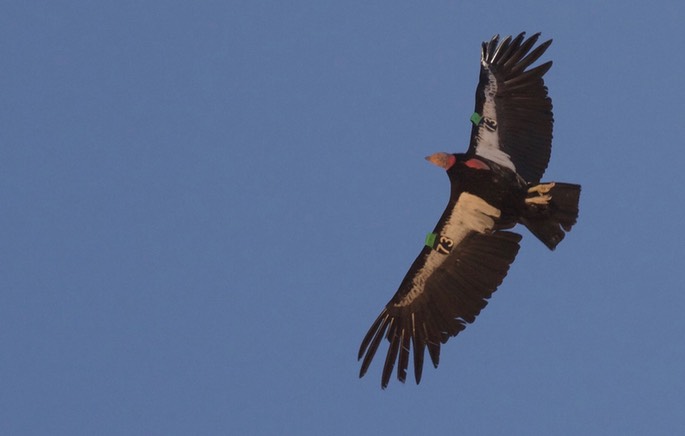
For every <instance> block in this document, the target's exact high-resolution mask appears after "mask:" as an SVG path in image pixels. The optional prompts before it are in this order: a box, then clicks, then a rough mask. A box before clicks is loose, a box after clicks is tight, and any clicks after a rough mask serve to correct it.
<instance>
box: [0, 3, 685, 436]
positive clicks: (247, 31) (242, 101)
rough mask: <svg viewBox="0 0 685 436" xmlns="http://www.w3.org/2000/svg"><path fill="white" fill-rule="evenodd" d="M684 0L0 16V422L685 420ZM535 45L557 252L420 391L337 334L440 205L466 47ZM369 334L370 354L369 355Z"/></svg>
mask: <svg viewBox="0 0 685 436" xmlns="http://www.w3.org/2000/svg"><path fill="white" fill-rule="evenodd" d="M683 17H685V3H684V2H682V1H676V0H674V1H656V2H648V1H639V2H636V1H632V2H631V1H606V2H594V1H582V0H580V1H573V2H571V1H567V2H558V3H554V2H548V1H526V2H512V1H489V2H477V1H470V2H461V1H459V2H457V1H435V2H414V1H412V2H408V1H384V2H374V1H344V2H342V1H326V0H320V1H308V2H306V1H296V2H286V1H263V2H260V1H235V0H229V1H228V2H226V1H186V2H180V1H145V2H143V1H138V0H136V1H127V0H120V1H116V2H86V1H81V2H79V1H64V2H58V1H25V2H5V3H3V5H2V8H0V56H1V58H2V62H1V63H0V65H1V66H0V93H1V95H2V103H1V104H0V232H1V235H0V287H1V289H0V427H1V428H2V433H3V434H12V435H25V434H26V435H29V434H31V435H34V434H46V435H47V434H50V435H94V434H97V435H109V434H112V435H116V434H120V435H123V434H125V435H176V434H178V435H189V434H233V435H242V434H250V435H269V434H297V435H308V434H311V435H352V434H354V435H370V434H400V435H401V434H468V435H502V434H509V435H518V434H521V435H524V434H525V435H530V434H545V435H557V434H559V435H578V434H602V435H626V434H650V435H656V434H659V435H673V434H677V433H678V432H679V431H681V432H682V431H683V430H684V429H685V345H684V344H685V320H684V317H683V313H684V312H685V286H683V273H684V270H685V261H684V255H685V249H684V248H683V242H684V238H683V236H682V225H683V222H684V221H685V206H684V205H683V202H684V200H685V195H683V184H684V183H685V177H684V176H683V161H684V160H685V104H684V101H685V85H684V80H683V77H684V76H683V71H685V49H684V46H685V44H684V43H685V37H684V36H683V35H684V33H683ZM523 30H525V31H528V32H529V33H530V34H532V33H533V32H536V31H541V32H543V38H544V39H547V38H554V43H553V44H552V46H551V47H550V49H549V50H548V52H547V54H546V55H545V56H544V58H543V60H548V59H552V60H553V61H554V67H553V68H552V70H551V71H550V72H549V73H548V74H547V76H546V80H547V82H546V83H547V85H548V86H549V88H550V93H551V96H552V98H553V101H554V111H555V118H556V121H555V129H554V147H553V152H552V160H551V163H550V166H549V168H548V170H547V173H546V176H545V178H544V180H557V181H569V182H577V183H581V184H582V185H583V194H582V198H581V213H580V219H579V222H578V224H577V226H576V227H575V228H574V229H573V231H572V232H571V233H570V234H569V235H568V237H567V238H566V240H564V242H563V243H562V244H561V245H560V246H559V247H558V248H557V250H556V251H555V252H549V251H548V250H547V249H546V248H545V247H544V246H543V245H542V244H541V243H540V242H538V241H537V240H535V239H534V238H533V237H532V236H531V235H530V234H529V233H528V232H527V231H526V230H525V229H520V231H521V232H522V233H523V234H524V240H523V242H522V249H521V251H520V252H519V255H518V259H517V260H516V262H515V263H514V265H513V267H512V269H511V270H510V273H509V275H508V277H507V278H506V280H505V282H504V284H503V285H502V286H501V287H500V288H499V290H498V291H497V292H496V293H495V295H494V297H493V299H492V300H491V302H490V304H489V305H488V307H487V308H486V309H485V310H484V311H483V312H482V313H481V315H480V317H479V318H478V320H477V321H476V323H475V324H473V325H471V326H469V327H468V328H467V329H466V331H465V332H463V333H462V334H461V335H460V336H459V337H457V338H454V339H452V340H450V342H449V343H448V344H447V345H446V346H445V347H443V350H442V355H441V364H440V367H439V368H438V369H437V370H435V369H433V368H432V366H430V365H428V366H427V367H426V368H425V370H424V376H423V381H422V383H421V384H420V385H419V386H416V385H415V384H414V383H413V380H412V381H410V382H408V383H407V384H406V385H402V384H400V383H398V382H397V381H396V379H394V378H393V380H392V381H391V384H390V386H389V388H388V389H387V390H385V391H382V390H381V389H380V367H381V363H382V361H381V360H376V361H375V362H374V364H373V365H372V366H371V369H370V371H369V373H368V374H367V376H366V377H364V378H363V379H361V380H359V379H358V378H357V374H358V370H359V365H358V362H357V360H356V354H357V349H358V346H359V343H360V341H361V339H362V337H363V336H364V334H365V333H366V331H367V329H368V327H369V326H370V324H371V322H372V321H373V320H374V319H375V317H376V316H377V314H378V313H379V311H380V310H381V308H382V307H383V305H385V303H386V302H387V301H388V300H389V299H390V297H391V296H392V295H393V294H394V292H395V291H396V289H397V286H398V284H399V282H400V281H401V279H402V277H403V276H404V274H405V272H406V271H407V269H408V267H409V265H410V264H411V262H412V261H413V260H414V258H415V256H416V255H417V254H418V252H419V250H420V249H421V247H422V244H423V239H424V236H425V234H426V232H428V231H430V230H431V229H432V228H433V226H434V225H435V223H436V222H437V220H438V218H439V216H440V214H441V213H442V211H443V209H444V206H445V204H446V202H447V197H448V191H449V188H448V180H447V177H446V176H445V174H444V172H443V171H441V170H439V169H436V168H435V167H433V166H431V165H429V164H428V163H426V162H425V161H424V160H423V157H424V156H426V155H428V154H430V153H433V152H436V151H455V152H456V151H464V150H466V148H467V144H468V139H469V133H470V125H469V117H470V115H471V114H472V112H473V107H474V91H475V87H476V84H477V79H478V68H479V64H478V62H479V56H480V43H481V41H483V40H484V39H489V38H490V37H491V36H492V35H493V34H495V33H500V34H502V35H508V34H512V33H513V34H515V33H518V32H520V31H523ZM383 350H384V349H383Z"/></svg>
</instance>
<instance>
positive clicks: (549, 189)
mask: <svg viewBox="0 0 685 436" xmlns="http://www.w3.org/2000/svg"><path fill="white" fill-rule="evenodd" d="M579 201H580V185H574V184H572V183H540V184H538V185H535V186H532V187H531V188H530V189H528V194H527V196H526V202H525V207H526V209H525V212H524V214H523V216H522V217H521V224H523V225H525V226H526V227H527V228H528V230H530V232H531V233H532V234H534V235H535V236H537V238H538V239H539V240H541V241H542V242H543V243H544V244H545V245H546V246H547V247H548V248H549V249H550V250H554V249H555V248H556V246H557V245H558V244H559V242H561V240H562V239H564V236H565V234H566V232H569V231H571V227H573V225H574V224H575V223H576V220H577V219H578V202H579Z"/></svg>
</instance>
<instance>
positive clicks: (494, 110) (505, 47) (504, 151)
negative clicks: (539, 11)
mask: <svg viewBox="0 0 685 436" xmlns="http://www.w3.org/2000/svg"><path fill="white" fill-rule="evenodd" d="M539 36H540V34H539V33H536V34H535V35H533V36H531V37H530V38H528V39H525V33H521V34H519V35H518V36H517V37H516V38H513V39H512V38H511V36H508V37H506V38H504V39H503V40H502V41H501V42H500V41H499V36H494V37H493V38H492V39H491V40H490V41H489V42H484V43H483V50H482V56H481V64H480V82H479V83H478V88H477V89H476V109H475V113H474V114H473V116H472V117H471V121H472V122H473V128H472V129H471V143H470V146H469V151H468V153H467V154H470V155H474V154H475V155H478V156H481V157H484V158H486V159H489V160H491V161H493V162H496V163H498V164H500V165H502V166H505V167H508V168H509V169H511V170H514V171H516V172H517V173H518V174H519V175H520V176H521V177H523V178H524V179H525V180H526V181H527V182H530V183H537V182H538V181H540V178H541V177H542V175H543V173H544V172H545V169H546V168H547V163H548V162H549V157H550V153H551V150H552V124H553V122H554V119H553V114H552V100H551V99H550V98H549V97H548V96H547V87H546V86H545V84H544V81H543V76H544V75H545V73H546V72H547V71H548V70H549V69H550V67H551V66H552V61H549V62H545V63H544V64H542V65H539V66H537V67H535V68H532V69H530V70H526V68H528V67H529V66H530V65H532V64H533V63H534V62H535V61H536V60H538V58H539V57H540V56H542V54H543V53H544V52H545V50H547V47H549V45H550V44H551V43H552V40H551V39H550V40H549V41H546V42H543V43H542V44H540V45H539V46H537V47H536V48H535V49H534V50H532V51H531V48H533V46H534V45H535V43H536V42H537V40H538V37H539Z"/></svg>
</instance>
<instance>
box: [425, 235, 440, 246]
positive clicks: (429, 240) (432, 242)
mask: <svg viewBox="0 0 685 436" xmlns="http://www.w3.org/2000/svg"><path fill="white" fill-rule="evenodd" d="M437 236H438V235H436V234H435V233H432V232H431V233H429V234H427V235H426V247H429V248H433V247H434V246H435V238H436V237H437Z"/></svg>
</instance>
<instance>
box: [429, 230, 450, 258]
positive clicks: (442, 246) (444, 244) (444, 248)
mask: <svg viewBox="0 0 685 436" xmlns="http://www.w3.org/2000/svg"><path fill="white" fill-rule="evenodd" d="M436 239H438V235H437V234H436V233H429V234H427V235H426V247H428V248H432V249H433V250H435V251H437V252H438V253H442V254H450V252H451V251H452V247H454V241H453V240H451V239H450V238H448V237H447V236H440V240H439V241H438V243H437V244H436V243H435V240H436Z"/></svg>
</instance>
